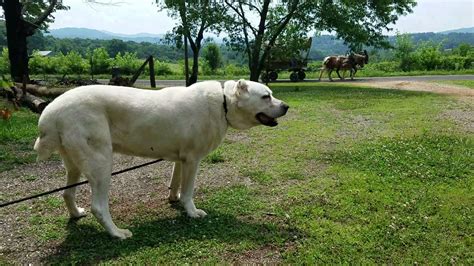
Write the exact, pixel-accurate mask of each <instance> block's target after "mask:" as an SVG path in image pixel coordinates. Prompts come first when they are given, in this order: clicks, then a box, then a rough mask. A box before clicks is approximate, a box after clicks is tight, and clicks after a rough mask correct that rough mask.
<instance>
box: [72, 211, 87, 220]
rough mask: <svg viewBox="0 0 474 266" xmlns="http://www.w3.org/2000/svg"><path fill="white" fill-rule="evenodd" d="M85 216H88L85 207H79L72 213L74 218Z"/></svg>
mask: <svg viewBox="0 0 474 266" xmlns="http://www.w3.org/2000/svg"><path fill="white" fill-rule="evenodd" d="M84 216H86V211H85V210H84V208H77V210H76V211H75V212H73V213H71V218H74V219H79V218H82V217H84Z"/></svg>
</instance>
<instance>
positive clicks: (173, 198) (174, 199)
mask: <svg viewBox="0 0 474 266" xmlns="http://www.w3.org/2000/svg"><path fill="white" fill-rule="evenodd" d="M179 196H180V194H179V193H177V194H176V195H171V193H170V195H169V196H168V201H169V202H170V203H176V202H179V198H180V197H179Z"/></svg>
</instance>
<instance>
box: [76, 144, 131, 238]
mask: <svg viewBox="0 0 474 266" xmlns="http://www.w3.org/2000/svg"><path fill="white" fill-rule="evenodd" d="M86 164H87V168H88V171H87V172H84V174H85V175H86V176H87V178H88V179H89V183H90V185H91V190H92V204H91V210H92V213H93V214H94V216H95V217H96V218H97V220H98V221H99V223H100V224H101V225H102V226H103V227H104V228H105V230H107V232H108V233H109V234H110V235H111V236H113V237H117V238H120V239H125V238H128V237H131V236H132V233H131V232H130V231H129V230H127V229H120V228H118V227H117V226H116V225H115V223H114V222H113V221H112V217H111V215H110V210H109V189H110V179H111V173H112V148H111V147H110V148H106V150H104V149H100V150H98V151H97V152H96V153H93V154H91V155H90V156H89V158H88V161H87V162H86Z"/></svg>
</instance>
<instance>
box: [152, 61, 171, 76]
mask: <svg viewBox="0 0 474 266" xmlns="http://www.w3.org/2000/svg"><path fill="white" fill-rule="evenodd" d="M171 74H173V71H172V70H171V67H170V66H169V65H168V64H167V63H165V62H160V61H159V60H155V75H158V76H166V75H171Z"/></svg>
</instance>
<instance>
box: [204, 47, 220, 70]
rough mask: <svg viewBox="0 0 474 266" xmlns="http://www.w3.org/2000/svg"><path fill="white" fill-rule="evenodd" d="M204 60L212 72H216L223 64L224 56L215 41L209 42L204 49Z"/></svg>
mask: <svg viewBox="0 0 474 266" xmlns="http://www.w3.org/2000/svg"><path fill="white" fill-rule="evenodd" d="M203 57H204V60H205V61H206V63H207V67H209V69H210V71H211V72H215V71H216V70H217V68H219V67H220V66H221V65H222V56H221V52H220V50H219V46H217V45H216V44H214V43H211V44H209V45H208V46H206V48H204V51H203Z"/></svg>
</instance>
